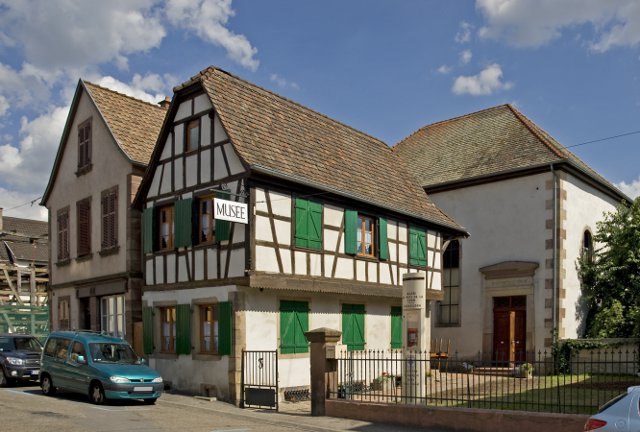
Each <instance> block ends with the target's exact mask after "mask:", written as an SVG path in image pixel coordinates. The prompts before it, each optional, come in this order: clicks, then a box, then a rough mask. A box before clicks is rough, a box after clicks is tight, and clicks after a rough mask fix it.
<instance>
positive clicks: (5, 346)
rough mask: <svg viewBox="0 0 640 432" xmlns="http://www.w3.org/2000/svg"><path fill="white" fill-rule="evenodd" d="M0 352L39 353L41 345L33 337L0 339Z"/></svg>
mask: <svg viewBox="0 0 640 432" xmlns="http://www.w3.org/2000/svg"><path fill="white" fill-rule="evenodd" d="M0 351H31V352H37V353H39V352H41V351H42V345H40V342H39V341H38V339H36V338H34V337H28V336H24V337H15V336H13V337H0Z"/></svg>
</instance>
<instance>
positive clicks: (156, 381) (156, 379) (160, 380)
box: [152, 377, 162, 383]
mask: <svg viewBox="0 0 640 432" xmlns="http://www.w3.org/2000/svg"><path fill="white" fill-rule="evenodd" d="M152 382H154V383H161V382H162V377H158V378H154V379H153V381H152Z"/></svg>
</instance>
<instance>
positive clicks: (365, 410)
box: [325, 399, 589, 432]
mask: <svg viewBox="0 0 640 432" xmlns="http://www.w3.org/2000/svg"><path fill="white" fill-rule="evenodd" d="M325 407H326V415H328V416H331V417H340V418H348V419H353V420H361V421H369V422H378V423H388V424H396V425H401V426H413V427H424V428H438V429H441V430H451V431H464V432H495V431H496V430H505V431H516V430H517V431H518V432H540V431H581V430H582V429H583V428H584V424H585V422H586V421H587V419H588V418H589V416H587V415H578V414H551V413H537V412H523V411H504V410H485V409H469V408H431V407H424V406H416V405H389V404H381V403H372V402H357V401H352V400H350V401H344V400H336V399H327V400H326V401H325Z"/></svg>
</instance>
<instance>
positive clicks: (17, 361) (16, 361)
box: [7, 357, 24, 366]
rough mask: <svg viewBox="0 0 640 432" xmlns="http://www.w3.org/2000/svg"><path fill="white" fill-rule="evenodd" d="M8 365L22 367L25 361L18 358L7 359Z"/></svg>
mask: <svg viewBox="0 0 640 432" xmlns="http://www.w3.org/2000/svg"><path fill="white" fill-rule="evenodd" d="M7 363H9V364H11V365H14V366H22V365H23V364H24V360H22V359H21V358H17V357H7Z"/></svg>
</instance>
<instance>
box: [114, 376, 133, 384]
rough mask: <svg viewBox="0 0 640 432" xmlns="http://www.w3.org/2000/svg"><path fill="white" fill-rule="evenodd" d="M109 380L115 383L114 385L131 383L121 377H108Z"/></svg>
mask: <svg viewBox="0 0 640 432" xmlns="http://www.w3.org/2000/svg"><path fill="white" fill-rule="evenodd" d="M109 379H110V380H111V382H113V383H116V384H123V383H128V382H131V381H129V378H125V377H121V376H112V377H109Z"/></svg>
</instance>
